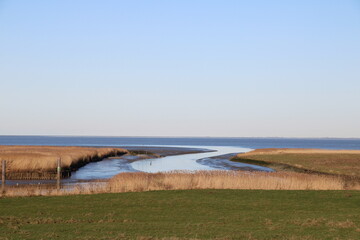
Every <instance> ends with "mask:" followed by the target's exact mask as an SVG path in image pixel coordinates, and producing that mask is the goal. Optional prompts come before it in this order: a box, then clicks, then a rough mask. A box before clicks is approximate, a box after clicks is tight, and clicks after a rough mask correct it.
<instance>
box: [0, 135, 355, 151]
mask: <svg viewBox="0 0 360 240" xmlns="http://www.w3.org/2000/svg"><path fill="white" fill-rule="evenodd" d="M0 145H53V146H72V145H74V146H125V145H138V146H141V145H187V146H230V147H244V148H252V149H257V148H323V149H360V139H332V138H323V139H302V138H159V137H155V138H154V137H45V136H0Z"/></svg>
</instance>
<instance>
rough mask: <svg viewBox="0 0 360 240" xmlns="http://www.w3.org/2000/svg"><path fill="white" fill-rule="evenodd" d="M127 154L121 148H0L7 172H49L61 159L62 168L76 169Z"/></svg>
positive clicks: (0, 156) (0, 158) (0, 154)
mask: <svg viewBox="0 0 360 240" xmlns="http://www.w3.org/2000/svg"><path fill="white" fill-rule="evenodd" d="M124 153H127V150H125V149H121V148H96V147H54V146H0V160H6V163H7V169H6V170H7V171H8V172H25V171H51V170H55V169H56V161H57V159H58V158H61V165H62V168H77V167H78V166H82V165H84V164H86V163H88V162H91V161H97V160H101V159H103V158H105V157H108V156H114V155H120V154H124Z"/></svg>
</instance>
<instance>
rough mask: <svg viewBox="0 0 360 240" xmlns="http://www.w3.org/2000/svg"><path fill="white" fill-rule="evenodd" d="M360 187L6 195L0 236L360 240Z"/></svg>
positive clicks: (29, 239) (10, 239)
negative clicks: (342, 188)
mask: <svg viewBox="0 0 360 240" xmlns="http://www.w3.org/2000/svg"><path fill="white" fill-rule="evenodd" d="M359 208H360V192H359V191H271V190H270V191H266V190H191V191H151V192H138V193H109V194H95V195H73V196H58V197H30V198H0V239H1V240H5V239H6V240H15V239H24V240H35V239H36V240H38V239H77V240H90V239H100V240H110V239H111V240H114V239H139V240H140V239H142V240H147V239H173V240H177V239H293V240H296V239H299V240H300V239H308V240H313V239H358V238H359V236H360V213H359V211H358V210H359Z"/></svg>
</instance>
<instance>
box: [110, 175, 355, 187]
mask: <svg viewBox="0 0 360 240" xmlns="http://www.w3.org/2000/svg"><path fill="white" fill-rule="evenodd" d="M109 187H110V190H111V192H134V191H135V192H138V191H152V190H183V189H264V190H344V189H346V188H349V187H351V188H358V189H360V186H356V185H351V186H347V185H346V184H345V181H344V180H343V179H342V178H340V177H333V176H325V175H316V174H305V173H292V172H272V173H266V172H242V171H197V172H186V171H185V172H183V171H180V172H179V171H177V172H168V173H142V172H139V173H121V174H118V175H116V176H115V177H113V178H112V179H110V181H109Z"/></svg>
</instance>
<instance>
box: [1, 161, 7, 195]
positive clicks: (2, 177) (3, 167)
mask: <svg viewBox="0 0 360 240" xmlns="http://www.w3.org/2000/svg"><path fill="white" fill-rule="evenodd" d="M1 166H2V171H1V193H4V192H5V183H6V160H2V164H1Z"/></svg>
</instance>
